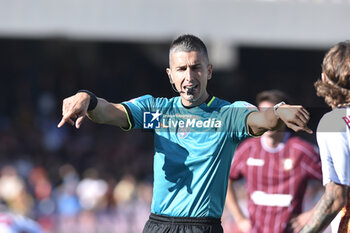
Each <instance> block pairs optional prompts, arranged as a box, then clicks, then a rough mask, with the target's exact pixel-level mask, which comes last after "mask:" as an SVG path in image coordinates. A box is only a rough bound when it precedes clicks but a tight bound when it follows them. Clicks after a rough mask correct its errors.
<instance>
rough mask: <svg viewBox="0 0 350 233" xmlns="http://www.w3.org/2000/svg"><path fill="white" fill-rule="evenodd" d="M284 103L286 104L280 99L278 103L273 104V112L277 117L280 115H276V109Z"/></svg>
mask: <svg viewBox="0 0 350 233" xmlns="http://www.w3.org/2000/svg"><path fill="white" fill-rule="evenodd" d="M284 104H286V103H285V102H284V101H282V102H279V103H278V104H276V105H275V106H273V112H274V113H275V115H276V116H277V117H278V118H280V116H279V115H278V113H277V109H278V108H279V107H280V106H281V105H284Z"/></svg>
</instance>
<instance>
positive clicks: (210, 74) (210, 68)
mask: <svg viewBox="0 0 350 233" xmlns="http://www.w3.org/2000/svg"><path fill="white" fill-rule="evenodd" d="M212 74H213V65H212V64H209V65H208V80H210V79H211V77H212Z"/></svg>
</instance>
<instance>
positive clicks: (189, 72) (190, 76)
mask: <svg viewBox="0 0 350 233" xmlns="http://www.w3.org/2000/svg"><path fill="white" fill-rule="evenodd" d="M193 79H194V73H193V70H192V69H191V67H188V68H187V70H186V73H185V80H186V81H192V80H193Z"/></svg>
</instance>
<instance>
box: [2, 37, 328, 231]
mask: <svg viewBox="0 0 350 233" xmlns="http://www.w3.org/2000/svg"><path fill="white" fill-rule="evenodd" d="M146 46H147V45H146ZM0 50H1V53H0V77H1V85H0V105H1V108H0V212H11V213H14V214H18V215H22V216H27V217H30V218H32V219H34V220H35V221H37V222H38V223H39V224H40V225H41V226H42V227H43V229H44V231H45V232H47V233H51V232H52V233H54V232H62V233H66V232H67V233H68V232H69V233H73V232H84V233H89V232H94V233H95V232H99V233H114V232H118V233H138V232H141V231H142V228H143V225H144V223H145V222H146V220H147V218H148V216H149V213H150V203H151V198H152V166H153V137H152V133H151V132H149V131H142V130H135V131H131V132H123V131H122V130H121V129H118V128H113V127H108V126H103V125H96V124H93V123H91V122H90V121H88V120H85V122H84V124H83V126H82V128H81V129H79V130H77V129H75V128H73V127H70V126H64V127H63V128H62V129H58V128H57V127H56V126H57V124H58V122H59V120H60V117H61V101H62V100H63V98H65V97H67V96H69V95H71V94H73V93H75V92H76V91H77V90H78V89H89V90H91V91H93V92H95V93H96V95H97V96H101V97H104V98H106V99H108V100H110V101H114V102H119V101H123V100H128V99H131V98H134V97H136V96H140V95H143V94H153V95H154V96H165V97H171V96H174V95H176V93H174V92H172V89H171V86H170V85H169V83H168V80H167V76H166V74H165V68H166V67H162V65H163V64H162V65H160V64H156V59H154V60H152V59H149V57H148V56H149V55H147V54H146V53H145V52H144V50H143V49H142V46H141V45H135V44H134V45H133V44H127V43H111V42H105V43H96V42H74V41H66V40H63V39H52V40H12V39H2V40H0ZM158 51H165V58H167V54H166V53H167V45H159V49H158ZM243 52H244V51H243ZM317 54H320V57H322V55H323V53H321V52H318V53H317ZM253 57H254V56H253ZM246 60H247V59H246ZM242 61H243V63H242V64H241V65H242V70H240V71H236V70H234V71H232V70H229V71H220V70H218V71H215V70H214V77H217V78H215V79H216V80H215V79H214V80H213V81H211V82H212V83H213V85H212V84H211V83H210V84H209V86H211V85H212V87H211V88H209V89H211V91H212V92H213V93H214V94H215V95H216V96H219V97H221V98H224V99H228V100H229V101H234V100H235V99H238V98H241V97H242V98H244V100H248V101H250V102H254V97H255V94H256V93H257V92H258V91H261V90H263V89H271V88H283V86H281V85H282V84H283V83H284V82H285V81H281V80H280V83H277V84H278V86H271V85H270V84H271V83H272V82H274V81H271V80H270V81H271V82H269V81H268V80H265V79H264V77H261V76H260V77H253V78H251V79H249V77H247V75H249V74H250V72H251V73H252V72H253V71H251V70H250V69H253V68H255V65H253V68H247V67H245V63H244V57H242ZM254 62H257V61H254ZM288 62H289V61H286V63H288ZM313 62H314V63H315V62H318V63H319V64H320V63H321V59H320V60H319V61H313ZM164 64H165V65H166V64H167V61H166V62H164ZM214 67H215V66H214ZM304 69H308V67H307V66H306V67H304ZM314 69H316V71H317V72H319V71H318V70H317V69H319V67H317V68H314ZM259 71H260V74H261V72H262V69H261V67H260V70H257V71H256V72H259ZM317 72H315V73H316V74H318V73H317ZM266 75H271V73H268V74H266ZM281 75H284V74H281V73H278V72H277V73H276V76H278V77H279V78H280V77H281ZM289 75H290V76H288V78H289V79H290V78H291V79H293V78H294V81H296V82H302V83H301V84H300V85H302V84H305V85H311V87H309V86H308V88H305V90H306V91H305V90H298V91H296V90H289V93H290V92H292V94H293V92H296V93H298V94H299V97H304V96H310V99H307V101H308V102H307V103H309V104H310V103H312V100H314V99H315V95H314V92H313V91H312V93H311V91H310V90H311V89H312V82H313V81H314V80H315V79H316V76H315V77H309V79H305V77H303V76H300V74H295V76H296V77H294V76H291V74H289ZM307 75H309V74H308V73H307ZM253 76H254V75H253ZM278 77H276V78H277V79H278ZM251 80H255V81H256V82H257V85H252V82H251ZM264 80H265V81H264ZM301 80H303V81H301ZM308 82H309V83H308ZM248 83H250V84H249V85H248ZM288 83H290V82H287V83H286V84H287V85H289V84H288ZM268 85H270V86H268ZM258 87H259V88H261V89H260V90H258V89H257V88H258ZM287 87H288V86H286V87H285V89H284V91H287V92H288V89H286V88H287ZM308 91H310V92H308ZM299 101H300V99H299ZM305 101H306V99H305ZM316 120H317V119H316ZM238 189H239V188H238ZM316 191H317V190H316ZM316 191H315V190H312V191H310V195H309V196H308V198H310V199H312V200H313V197H314V196H316V198H318V197H317V194H315V193H314V192H316ZM240 196H241V202H242V204H244V202H245V198H244V194H241V195H240ZM310 203H311V202H310ZM310 206H312V204H310ZM223 225H224V228H225V232H228V233H229V232H234V231H233V229H234V222H233V220H232V217H231V216H229V214H228V213H227V212H226V211H225V213H224V216H223Z"/></svg>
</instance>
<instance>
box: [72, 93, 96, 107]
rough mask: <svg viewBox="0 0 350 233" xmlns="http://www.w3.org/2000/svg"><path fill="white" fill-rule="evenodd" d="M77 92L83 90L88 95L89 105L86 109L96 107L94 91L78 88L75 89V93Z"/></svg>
mask: <svg viewBox="0 0 350 233" xmlns="http://www.w3.org/2000/svg"><path fill="white" fill-rule="evenodd" d="M79 92H85V93H86V94H88V95H89V96H90V103H89V107H88V109H87V110H88V111H92V110H94V109H95V108H96V106H97V102H98V101H97V97H96V95H95V94H94V93H92V92H91V91H88V90H79V91H77V93H79Z"/></svg>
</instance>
